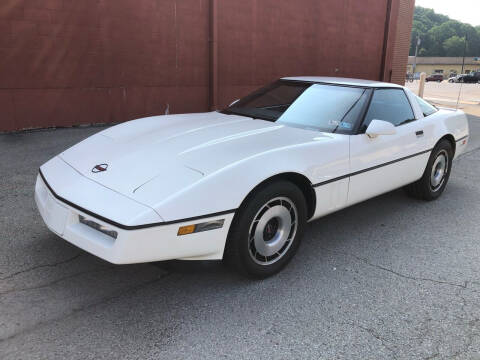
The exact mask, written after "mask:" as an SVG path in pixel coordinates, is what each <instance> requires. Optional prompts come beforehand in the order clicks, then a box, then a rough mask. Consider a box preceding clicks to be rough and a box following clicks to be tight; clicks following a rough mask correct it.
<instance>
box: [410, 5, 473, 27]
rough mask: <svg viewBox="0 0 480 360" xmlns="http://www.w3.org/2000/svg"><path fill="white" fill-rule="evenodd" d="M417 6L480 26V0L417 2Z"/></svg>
mask: <svg viewBox="0 0 480 360" xmlns="http://www.w3.org/2000/svg"><path fill="white" fill-rule="evenodd" d="M415 5H417V6H422V7H425V8H429V9H433V10H435V12H436V13H438V14H443V15H448V16H449V17H450V18H452V19H455V20H458V21H461V22H464V23H467V24H470V25H473V26H478V25H480V0H415Z"/></svg>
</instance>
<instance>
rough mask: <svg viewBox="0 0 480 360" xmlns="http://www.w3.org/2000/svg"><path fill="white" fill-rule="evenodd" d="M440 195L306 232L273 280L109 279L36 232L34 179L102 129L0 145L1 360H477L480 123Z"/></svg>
mask: <svg viewBox="0 0 480 360" xmlns="http://www.w3.org/2000/svg"><path fill="white" fill-rule="evenodd" d="M470 127H471V139H470V143H469V149H468V152H467V153H466V154H464V155H463V156H462V157H461V158H459V159H458V160H457V161H455V163H454V166H453V173H452V176H451V178H450V182H449V184H448V187H447V189H446V191H445V193H444V195H443V196H442V197H441V199H439V200H438V201H434V202H422V201H418V200H413V199H410V198H408V197H407V196H406V195H405V194H404V193H403V191H401V190H398V191H394V192H391V193H389V194H386V195H383V196H380V197H377V198H375V199H372V200H369V201H367V202H364V203H361V204H358V205H356V206H353V207H351V208H348V209H345V210H342V211H340V212H338V213H335V214H332V215H329V216H327V217H325V218H322V219H320V220H318V221H315V222H312V223H310V224H309V225H308V229H307V231H306V234H305V238H304V240H303V243H302V246H301V247H300V250H299V252H298V253H297V255H296V256H295V258H294V259H293V261H292V262H291V263H290V265H289V266H288V267H287V268H286V269H285V270H284V271H283V272H281V273H280V274H278V275H277V276H274V277H272V278H269V279H267V280H263V281H250V280H246V279H243V278H241V277H239V276H238V275H237V274H235V273H233V272H231V271H230V270H228V269H226V268H224V267H223V266H222V265H221V263H219V262H167V263H156V264H141V265H128V266H115V265H111V264H109V263H107V262H104V261H102V260H100V259H98V258H95V257H94V256H92V255H90V254H88V253H86V252H84V251H82V250H79V249H78V248H76V247H74V246H73V245H70V244H68V243H67V242H65V241H63V240H62V239H60V238H58V237H57V236H55V235H53V234H52V233H51V232H50V231H48V230H47V228H46V227H45V225H44V224H43V222H42V220H41V218H40V216H39V214H38V213H37V210H36V208H35V203H34V199H33V188H34V183H35V178H36V174H37V170H38V167H39V166H40V165H41V164H42V163H44V162H45V161H46V160H48V159H49V158H51V157H53V156H54V155H56V154H57V153H59V152H61V151H62V150H63V149H65V148H67V147H68V146H70V145H73V144H75V143H76V142H78V141H79V140H81V139H83V138H85V137H87V136H88V135H90V134H93V133H95V132H97V131H99V130H100V128H73V129H58V130H48V131H38V132H30V133H18V134H4V135H0V205H1V206H0V358H1V359H82V360H83V359H219V358H226V359H260V358H268V359H480V261H479V260H480V185H479V179H480V166H479V165H480V118H475V117H470Z"/></svg>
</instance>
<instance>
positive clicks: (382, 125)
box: [365, 120, 397, 138]
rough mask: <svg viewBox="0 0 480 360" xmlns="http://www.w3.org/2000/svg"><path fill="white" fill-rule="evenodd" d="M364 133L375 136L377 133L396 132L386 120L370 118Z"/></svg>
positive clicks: (387, 133)
mask: <svg viewBox="0 0 480 360" xmlns="http://www.w3.org/2000/svg"><path fill="white" fill-rule="evenodd" d="M365 133H366V134H367V135H368V137H370V138H376V137H377V136H379V135H394V134H396V133H397V129H395V126H394V125H393V124H392V123H389V122H388V121H383V120H372V121H371V122H370V125H368V128H367V131H365Z"/></svg>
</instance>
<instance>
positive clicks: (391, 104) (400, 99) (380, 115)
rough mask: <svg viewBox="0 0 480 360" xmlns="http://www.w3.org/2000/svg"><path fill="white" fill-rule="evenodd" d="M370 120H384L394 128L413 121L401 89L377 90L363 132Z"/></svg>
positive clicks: (410, 108)
mask: <svg viewBox="0 0 480 360" xmlns="http://www.w3.org/2000/svg"><path fill="white" fill-rule="evenodd" d="M372 120H384V121H388V122H390V123H392V124H393V125H395V126H398V125H402V124H405V123H407V122H410V121H413V120H415V115H414V114H413V110H412V107H411V106H410V102H409V101H408V99H407V96H406V95H405V92H404V91H403V90H402V89H377V90H375V92H374V93H373V96H372V101H371V103H370V107H369V109H368V111H367V115H366V116H365V121H364V122H363V126H362V131H365V130H366V129H367V127H368V125H369V124H370V122H371V121H372Z"/></svg>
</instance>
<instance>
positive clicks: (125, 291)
mask: <svg viewBox="0 0 480 360" xmlns="http://www.w3.org/2000/svg"><path fill="white" fill-rule="evenodd" d="M170 275H173V273H165V274H161V275H160V276H158V277H156V278H154V279H151V280H148V281H145V282H142V283H140V284H136V285H134V286H131V287H128V288H124V289H120V290H118V291H115V292H114V293H112V294H110V295H107V296H105V297H103V298H101V299H99V300H98V301H94V302H91V303H88V304H84V305H80V306H78V307H76V308H73V309H72V310H71V311H69V312H68V313H66V314H63V315H62V316H58V317H56V318H52V319H48V320H45V321H40V322H38V323H37V324H35V325H34V326H32V327H30V328H28V329H24V330H22V331H19V332H17V333H14V334H12V335H10V336H7V337H5V338H3V339H0V344H2V343H4V342H6V341H8V340H11V339H14V338H16V337H18V336H20V335H25V334H28V333H31V332H33V331H34V330H37V329H39V328H42V327H44V326H47V325H49V324H51V323H54V322H56V321H61V320H65V319H68V318H69V317H72V316H74V315H75V314H77V313H81V312H83V311H86V310H88V309H91V308H94V307H96V306H99V305H102V304H105V303H108V302H109V301H112V300H115V299H117V298H120V297H121V296H123V295H124V294H132V293H135V292H137V291H139V290H140V289H142V288H144V287H146V286H148V285H151V284H154V283H156V282H158V281H161V280H163V279H165V278H166V277H168V276H170Z"/></svg>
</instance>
